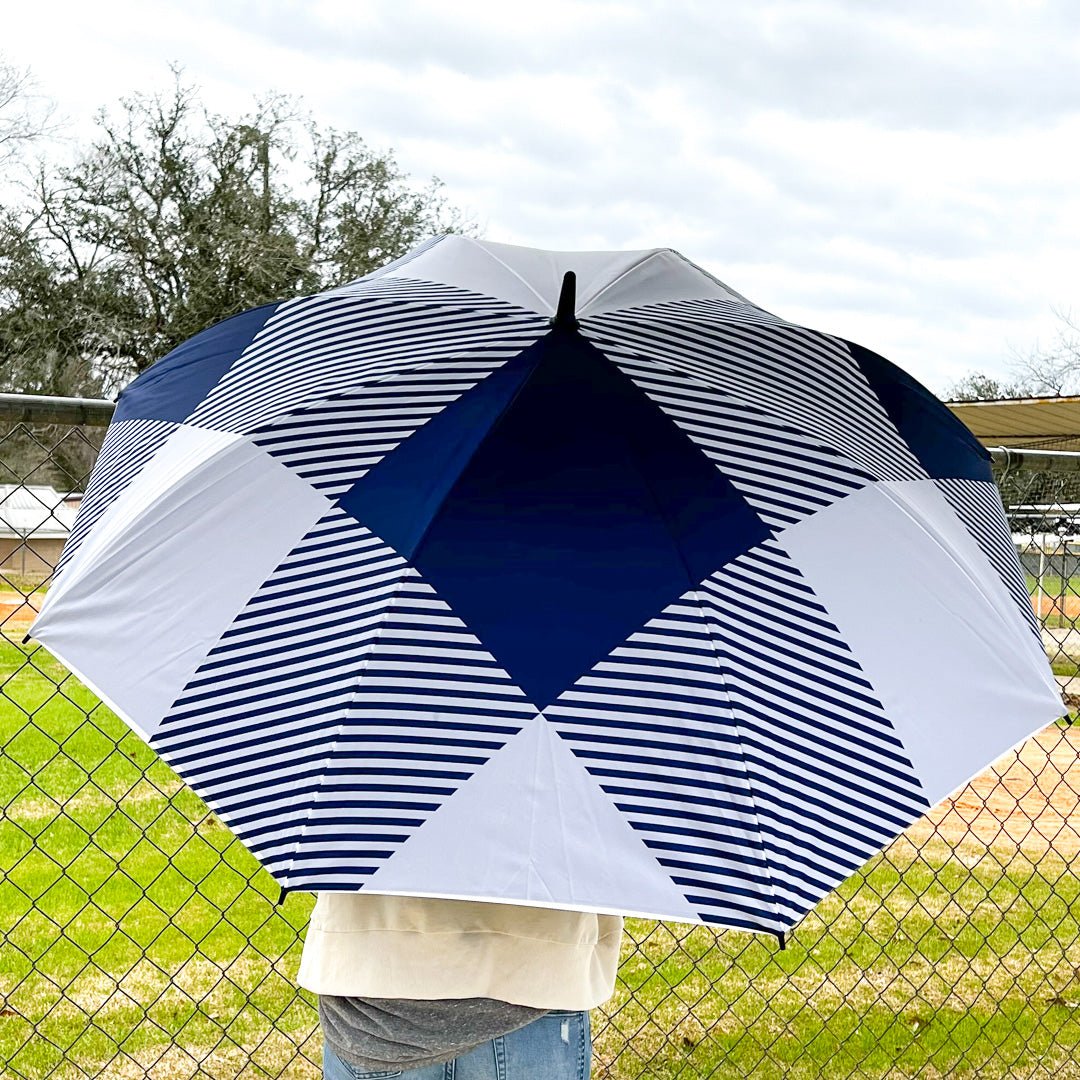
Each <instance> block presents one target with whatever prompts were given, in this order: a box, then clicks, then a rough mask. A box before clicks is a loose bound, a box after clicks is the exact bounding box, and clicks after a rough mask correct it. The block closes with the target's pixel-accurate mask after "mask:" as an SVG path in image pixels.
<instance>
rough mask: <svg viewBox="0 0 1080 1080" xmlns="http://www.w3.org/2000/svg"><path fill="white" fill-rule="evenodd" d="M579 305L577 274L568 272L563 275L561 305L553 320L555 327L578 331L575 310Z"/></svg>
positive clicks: (552, 323) (556, 309) (560, 295)
mask: <svg viewBox="0 0 1080 1080" xmlns="http://www.w3.org/2000/svg"><path fill="white" fill-rule="evenodd" d="M576 305H577V274H575V273H574V271H573V270H567V271H566V273H565V274H563V279H562V289H560V290H559V303H558V306H557V307H556V308H555V316H554V318H553V319H552V320H551V325H552V326H553V327H557V328H558V327H562V328H564V329H566V330H576V329H577V325H578V321H577V319H575V318H574V308H575V307H576Z"/></svg>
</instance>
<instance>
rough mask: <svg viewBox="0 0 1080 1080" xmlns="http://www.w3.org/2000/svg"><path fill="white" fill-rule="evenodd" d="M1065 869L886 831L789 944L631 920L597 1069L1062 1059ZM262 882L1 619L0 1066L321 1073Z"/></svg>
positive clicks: (1076, 1073) (1069, 911)
mask: <svg viewBox="0 0 1080 1080" xmlns="http://www.w3.org/2000/svg"><path fill="white" fill-rule="evenodd" d="M27 652H30V653H31V654H32V662H31V664H30V665H29V666H28V665H27V664H26V663H25V657H26V653H27ZM58 683H61V684H62V685H61V689H60V691H59V692H57V689H56V684H58ZM87 713H89V715H90V720H89V721H88V720H87V719H86V715H87ZM28 714H29V716H32V720H31V719H29V717H28ZM1076 871H1077V867H1076V865H1074V864H1070V863H1069V862H1067V861H1066V860H1065V859H1063V858H1061V857H1059V856H1058V855H1055V854H1053V853H1052V852H1051V853H1049V854H1046V855H1044V856H1042V857H1039V858H1038V859H1037V861H1032V860H1031V859H1030V858H1028V857H1027V856H1025V855H1024V854H1022V853H1020V852H1019V851H1018V850H1017V849H1016V847H1015V845H1011V844H1006V845H1000V846H995V845H993V844H991V845H989V846H988V845H984V844H980V843H977V842H975V841H974V840H970V841H967V840H966V841H964V842H963V843H960V844H947V843H945V842H944V841H943V840H941V839H940V838H934V839H931V840H930V841H929V842H927V843H925V844H924V845H923V846H922V847H921V848H919V849H917V848H916V847H914V846H913V844H912V843H911V842H910V841H909V840H907V839H901V840H900V841H898V842H897V843H896V844H894V845H893V847H892V848H891V849H890V850H889V851H888V852H886V853H885V854H884V855H883V856H880V857H878V858H877V859H875V860H874V861H873V862H872V863H871V864H869V865H868V867H867V868H866V869H865V870H864V872H863V873H861V874H859V875H856V877H854V878H852V879H851V880H850V881H849V882H847V883H846V884H845V885H844V886H843V887H842V888H841V889H840V890H838V891H837V892H836V893H835V894H834V895H833V896H831V897H830V898H829V899H827V900H826V901H825V902H823V903H822V904H821V905H820V906H819V908H818V909H817V910H816V911H815V912H814V913H813V914H812V915H811V916H809V917H808V918H807V919H806V920H805V921H804V923H803V924H802V926H801V927H800V928H799V930H798V931H797V932H796V934H795V935H794V936H793V939H792V940H791V941H790V942H789V943H788V947H787V949H786V950H785V951H783V952H781V951H779V948H778V945H777V943H776V942H775V941H773V940H772V939H771V938H760V937H757V938H755V937H752V936H750V935H746V934H736V933H724V934H721V935H719V936H717V935H715V934H713V933H712V932H711V931H709V930H706V929H703V928H695V929H692V930H691V929H690V928H687V927H679V926H667V925H659V924H655V923H648V922H645V921H641V920H629V921H628V923H627V931H628V932H627V937H626V941H625V952H624V960H623V963H622V967H621V976H620V986H619V990H618V993H617V994H616V996H615V997H614V998H613V999H612V1001H611V1002H610V1003H609V1004H608V1005H607V1006H606V1007H605V1009H603V1010H598V1011H597V1012H596V1013H595V1014H594V1017H593V1024H594V1037H595V1041H596V1064H595V1066H594V1073H593V1075H594V1076H596V1077H608V1078H611V1080H629V1078H631V1077H637V1076H642V1077H650V1078H669V1077H675V1076H684V1077H694V1076H698V1075H700V1076H708V1075H709V1074H710V1073H711V1072H712V1071H713V1070H717V1072H716V1075H717V1076H723V1077H729V1076H755V1077H774V1076H775V1077H780V1076H793V1077H814V1076H830V1077H832V1076H845V1075H847V1074H848V1073H849V1072H851V1071H853V1070H854V1068H855V1065H856V1063H860V1067H861V1070H862V1073H861V1075H867V1076H872V1077H885V1076H907V1075H915V1074H918V1075H920V1076H925V1077H935V1076H940V1075H944V1074H949V1075H955V1076H962V1077H980V1078H981V1077H1006V1076H1015V1075H1028V1074H1030V1073H1031V1071H1032V1070H1034V1069H1041V1070H1043V1071H1042V1072H1041V1073H1040V1074H1041V1075H1049V1074H1051V1073H1053V1074H1056V1076H1057V1077H1059V1078H1061V1080H1069V1078H1074V1077H1080V1066H1078V1065H1077V1064H1076V1061H1075V1059H1076V1058H1077V1056H1078V1055H1080V941H1078V935H1080V925H1078V921H1077V920H1078V916H1080V878H1078V876H1077V872H1076ZM276 894H277V890H276V887H275V886H274V884H273V882H272V881H271V879H270V878H269V876H268V875H266V874H265V873H264V872H261V871H260V870H259V868H258V866H257V864H256V863H255V862H254V860H253V859H252V858H251V857H250V856H249V855H248V854H247V853H246V851H245V850H244V849H243V848H242V847H241V846H240V845H239V844H237V843H236V842H235V841H234V840H232V838H231V836H230V834H229V833H228V831H227V830H226V829H225V828H223V827H222V826H221V824H220V823H219V822H217V820H216V819H215V818H214V817H213V816H212V815H208V814H207V812H206V810H205V808H204V807H203V806H202V804H201V803H200V801H199V800H198V799H197V798H196V797H195V796H194V795H193V794H191V793H190V792H189V791H187V790H185V789H184V788H183V787H182V786H181V785H180V784H179V782H178V781H177V780H176V778H175V776H174V775H173V774H172V772H171V771H170V770H169V769H168V768H167V767H166V766H165V765H163V764H162V763H161V762H159V761H157V760H156V759H155V758H154V755H153V754H152V752H151V751H149V749H148V748H147V747H146V746H145V745H144V744H143V743H142V742H141V740H139V739H138V738H137V737H136V736H134V735H133V734H131V733H130V732H128V730H127V729H126V727H125V726H124V725H123V724H122V723H121V722H120V721H119V720H117V718H116V717H114V716H113V715H111V714H110V713H109V712H108V711H107V710H105V709H104V708H103V707H101V706H100V705H99V704H98V703H97V702H96V700H95V699H94V698H93V696H92V695H91V694H89V693H88V692H87V691H86V690H85V689H83V688H82V687H81V686H79V685H78V684H77V683H76V682H75V681H74V680H71V679H68V680H66V681H65V680H64V672H63V669H62V668H61V667H60V666H59V665H58V664H57V663H56V662H55V661H53V660H52V659H51V657H49V655H48V654H47V653H46V652H44V651H43V650H36V651H35V650H34V647H33V646H28V647H26V649H24V648H23V647H22V646H20V645H17V644H16V643H15V642H13V641H10V640H5V639H2V638H0V928H2V931H3V934H4V944H3V946H2V948H0V994H2V995H3V1001H2V1003H0V1075H2V1076H3V1077H4V1080H7V1078H8V1077H18V1076H22V1077H33V1078H37V1077H45V1076H55V1077H61V1078H65V1080H66V1078H68V1077H72V1078H74V1077H77V1076H85V1075H94V1074H95V1072H96V1071H97V1070H101V1069H104V1070H105V1071H104V1072H103V1073H102V1075H105V1076H108V1077H110V1078H112V1077H116V1078H126V1077H132V1078H135V1077H142V1076H144V1075H146V1074H147V1072H148V1074H149V1075H150V1076H152V1077H155V1078H160V1080H171V1078H173V1077H230V1078H232V1077H238V1076H243V1077H245V1078H246V1077H252V1078H254V1077H265V1076H277V1075H284V1076H287V1077H290V1078H292V1077H297V1078H302V1077H315V1076H317V1075H318V1073H317V1070H316V1069H315V1068H314V1067H313V1066H312V1065H311V1064H310V1063H309V1061H308V1060H307V1059H310V1061H317V1060H318V1056H319V1044H318V1034H317V1029H316V1025H315V1014H314V1010H313V1008H312V1002H311V1001H310V999H309V998H308V997H307V996H306V995H304V994H302V993H298V992H297V991H296V990H295V989H294V983H293V978H294V975H295V971H296V966H297V963H298V961H299V954H300V947H301V937H302V931H303V927H304V925H305V923H306V920H307V915H308V912H309V909H310V904H311V900H310V898H309V897H306V896H299V895H293V896H290V897H289V898H288V900H287V902H286V903H285V904H284V905H282V906H281V907H276V906H275V900H276ZM298 1047H300V1048H302V1049H303V1051H304V1053H305V1054H306V1057H303V1056H297V1055H298Z"/></svg>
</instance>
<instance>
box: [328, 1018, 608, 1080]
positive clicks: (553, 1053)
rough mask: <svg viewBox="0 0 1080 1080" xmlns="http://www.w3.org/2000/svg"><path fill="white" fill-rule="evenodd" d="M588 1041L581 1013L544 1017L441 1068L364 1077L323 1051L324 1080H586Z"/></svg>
mask: <svg viewBox="0 0 1080 1080" xmlns="http://www.w3.org/2000/svg"><path fill="white" fill-rule="evenodd" d="M591 1058H592V1039H591V1037H590V1031H589V1014H588V1013H587V1012H561V1011H554V1012H549V1013H545V1014H544V1015H543V1016H541V1017H540V1018H539V1019H537V1020H534V1021H533V1022H532V1023H531V1024H526V1025H525V1026H524V1027H520V1028H518V1029H517V1030H516V1031H511V1032H510V1033H509V1034H507V1035H500V1036H498V1038H495V1039H492V1040H491V1041H490V1042H486V1043H481V1044H480V1045H479V1046H478V1047H476V1048H475V1049H474V1050H470V1051H469V1052H468V1053H467V1054H462V1055H461V1056H460V1057H456V1058H454V1059H453V1060H452V1061H448V1062H446V1063H445V1064H443V1065H424V1066H421V1067H420V1068H419V1069H405V1070H404V1071H402V1070H400V1069H399V1070H397V1071H396V1072H395V1071H393V1070H391V1071H389V1072H386V1071H379V1070H374V1071H371V1072H368V1071H366V1070H364V1069H360V1068H357V1067H356V1066H355V1065H349V1064H347V1063H346V1062H344V1061H342V1060H341V1058H339V1057H338V1056H337V1054H335V1053H334V1052H333V1051H332V1050H331V1049H330V1047H329V1046H327V1047H325V1049H324V1050H323V1077H324V1080H369V1078H370V1080H374V1078H375V1077H384V1076H385V1077H391V1076H400V1077H401V1080H588V1076H589V1066H590V1062H591Z"/></svg>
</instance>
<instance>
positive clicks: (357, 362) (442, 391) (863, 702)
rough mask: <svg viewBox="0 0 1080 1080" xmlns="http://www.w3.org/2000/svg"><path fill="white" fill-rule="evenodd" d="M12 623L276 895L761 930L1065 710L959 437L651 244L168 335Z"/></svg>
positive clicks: (459, 245)
mask: <svg viewBox="0 0 1080 1080" xmlns="http://www.w3.org/2000/svg"><path fill="white" fill-rule="evenodd" d="M575 275H576V279H575ZM32 635H33V636H34V637H36V638H37V639H38V640H40V641H41V642H43V643H44V644H45V645H46V646H48V647H49V648H50V649H51V650H52V651H53V652H55V653H56V654H57V655H58V656H59V657H60V658H61V659H63V661H64V662H65V663H67V664H68V666H69V667H70V668H71V669H72V671H74V672H75V673H76V674H77V675H79V676H80V677H81V678H82V679H83V680H84V681H85V682H86V683H87V684H88V685H89V686H90V687H92V688H93V689H94V690H96V691H97V693H98V694H99V695H100V696H101V697H102V699H103V700H105V701H106V702H107V703H108V704H110V705H111V706H112V708H113V709H115V711H116V712H117V713H118V714H119V715H120V716H122V717H123V718H124V719H125V720H127V722H128V723H130V724H131V725H132V726H133V727H134V728H135V729H136V730H137V731H139V732H141V733H142V734H143V735H144V736H145V737H146V738H147V739H148V740H149V742H150V744H151V745H152V746H153V747H154V748H155V749H156V750H157V751H158V752H159V753H160V754H161V756H162V757H163V758H164V759H165V760H166V761H168V762H169V763H170V764H171V765H172V766H173V767H174V768H175V769H176V770H177V772H178V773H179V774H180V775H181V776H182V777H183V778H184V779H185V780H187V781H188V782H189V783H190V784H191V786H192V787H193V788H194V789H195V790H196V791H197V792H198V793H199V794H201V795H202V796H203V797H204V798H205V799H206V801H207V802H208V803H209V805H211V806H212V807H213V808H214V809H215V810H216V811H217V812H218V813H219V814H220V815H221V816H222V818H223V819H224V820H225V821H226V822H227V823H228V824H229V825H230V826H231V827H232V828H233V830H234V831H235V832H236V834H237V835H238V836H239V837H241V839H242V840H243V841H244V842H245V843H246V844H247V846H248V847H249V848H250V849H251V851H252V852H254V854H255V855H256V856H257V857H258V858H259V859H260V860H261V861H262V862H263V863H264V865H265V866H266V867H267V868H268V869H269V870H270V871H271V873H272V874H274V876H275V877H276V878H277V879H278V880H279V882H281V884H282V885H283V886H284V887H285V888H289V889H313V890H346V891H347V890H358V889H363V890H366V891H371V892H379V893H394V894H406V895H427V896H443V897H451V898H472V899H478V900H485V899H489V900H499V901H504V902H507V901H508V902H515V903H525V904H539V905H544V906H550V907H563V908H578V909H586V910H595V911H608V912H623V913H630V914H640V915H649V916H656V917H660V918H665V919H672V920H681V921H687V922H702V923H716V924H722V925H726V926H732V927H740V928H746V929H753V930H768V931H772V932H781V931H782V930H784V929H785V928H786V927H789V926H791V925H793V924H794V923H795V922H796V921H797V920H798V919H799V918H800V917H801V916H802V915H803V914H805V913H806V912H807V911H808V910H809V909H810V908H811V907H812V906H813V905H814V904H815V903H816V902H817V901H818V900H819V899H821V898H822V897H823V896H824V895H825V894H826V893H827V892H828V891H829V890H830V889H831V888H832V887H834V886H835V885H836V884H837V883H839V882H840V881H842V880H843V879H844V878H845V877H847V876H848V875H849V874H850V873H851V872H852V871H853V870H854V869H855V868H857V867H858V866H859V865H860V864H861V863H862V862H863V861H864V860H865V859H867V858H868V857H869V856H870V855H872V854H874V853H875V852H877V851H878V850H879V849H880V848H881V847H882V846H883V845H884V844H886V843H888V842H889V841H890V840H891V839H893V838H894V837H895V836H896V835H897V834H898V833H899V832H900V831H901V830H902V829H903V828H904V827H905V826H907V825H908V824H910V823H911V822H912V821H914V820H915V819H916V818H917V817H919V816H920V815H921V814H922V813H923V812H924V811H925V810H926V809H927V808H928V807H929V806H931V805H932V804H933V803H935V802H937V801H938V800H940V799H941V798H943V797H944V796H946V795H948V794H949V793H950V792H952V791H954V790H955V789H956V788H958V787H959V786H961V785H962V784H963V783H965V782H966V781H967V780H968V779H969V778H970V777H971V776H972V775H974V774H975V773H977V772H979V771H980V770H981V769H982V768H984V767H985V765H986V764H988V763H989V762H990V761H991V760H993V759H994V758H995V757H997V756H998V755H999V754H1001V753H1003V752H1004V751H1006V750H1007V749H1008V748H1009V747H1011V746H1013V745H1015V744H1016V743H1017V742H1018V741H1020V740H1021V739H1022V738H1023V737H1025V736H1026V735H1028V734H1029V733H1030V732H1032V731H1033V730H1034V729H1037V728H1038V727H1040V726H1042V725H1043V724H1045V723H1047V722H1049V721H1051V720H1053V719H1054V718H1055V717H1057V716H1058V715H1059V714H1060V713H1061V712H1062V706H1061V701H1060V698H1059V695H1058V692H1057V688H1056V685H1055V682H1054V679H1053V676H1052V674H1051V672H1050V670H1049V666H1048V664H1047V661H1046V658H1045V656H1044V654H1043V651H1042V647H1041V644H1040V640H1039V634H1038V627H1037V626H1036V624H1035V622H1034V620H1033V617H1032V612H1031V606H1030V603H1029V600H1028V595H1027V592H1026V589H1025V587H1024V581H1023V578H1022V576H1021V574H1020V571H1019V566H1018V563H1017V560H1016V555H1015V552H1014V550H1013V547H1012V541H1011V538H1010V535H1009V529H1008V526H1007V524H1006V520H1005V516H1004V513H1003V510H1002V505H1001V502H1000V499H999V496H998V494H997V490H996V488H995V486H994V483H993V481H992V478H991V474H990V467H989V460H988V457H987V454H986V452H985V451H984V450H983V449H982V448H981V447H980V446H979V444H978V443H977V442H976V440H975V439H974V438H973V437H972V436H971V435H970V434H969V433H968V432H967V430H966V429H965V428H964V427H963V425H962V424H961V423H960V422H959V421H957V420H956V419H955V418H954V417H952V416H951V415H950V414H949V412H948V410H947V409H945V408H944V407H943V406H942V405H940V404H939V403H938V402H937V401H936V399H934V397H933V396H932V395H931V394H930V393H929V392H928V391H926V390H925V389H924V388H923V387H921V386H920V385H919V384H918V383H916V382H915V381H914V380H913V379H911V378H910V377H909V376H907V375H905V374H904V373H903V372H902V371H900V370H899V369H898V368H896V367H894V366H893V365H892V364H890V363H889V362H888V361H886V360H884V359H882V358H881V357H880V356H877V355H876V354H874V353H872V352H870V351H868V350H866V349H864V348H861V347H860V346H858V345H854V344H852V343H850V342H847V341H843V340H841V339H839V338H836V337H832V336H830V335H827V334H822V333H817V332H814V331H811V330H807V329H803V328H801V327H798V326H794V325H792V324H791V323H788V322H785V321H784V320H782V319H780V318H777V317H775V316H773V315H770V314H768V313H767V312H765V311H763V310H761V309H760V308H758V307H756V306H754V305H753V304H751V303H749V302H748V301H747V300H745V299H744V298H743V297H741V296H739V295H738V294H737V293H735V292H733V291H732V290H731V289H729V288H727V287H726V286H725V285H723V284H721V283H720V282H718V281H717V280H716V279H715V278H713V277H712V276H711V275H709V274H707V273H706V272H704V271H703V270H701V269H700V268H698V267H697V266H694V265H693V264H691V263H689V262H688V261H687V260H685V259H684V258H682V257H681V256H680V255H678V254H676V253H675V252H673V251H670V250H652V251H635V252H547V251H536V250H531V249H526V248H517V247H510V246H507V245H501V244H488V243H480V242H478V241H475V240H471V239H467V238H463V237H445V238H442V239H439V240H437V241H433V242H432V243H430V244H427V245H424V246H422V247H420V248H418V249H416V250H415V251H413V252H412V253H411V254H409V255H407V256H405V257H404V258H402V259H400V260H398V261H397V262H396V263H393V264H391V265H389V266H387V267H385V268H384V269H382V270H380V271H378V272H376V273H374V274H371V275H369V276H368V277H366V278H363V279H361V280H359V281H357V282H354V283H352V284H350V285H347V286H344V287H342V288H338V289H334V290H331V291H329V292H326V293H322V294H319V295H317V296H312V297H307V298H304V299H300V300H292V301H288V302H285V303H281V304H274V305H270V306H268V307H264V308H260V309H258V310H255V311H251V312H248V313H246V314H242V315H238V316H236V317H235V318H232V319H229V320H227V321H226V322H223V323H221V324H219V325H217V326H214V327H212V328H211V329H209V330H207V331H205V332H204V333H202V334H200V335H198V336H197V337H195V338H193V339H192V340H191V341H189V342H187V343H186V344H184V345H182V346H181V347H179V348H178V349H176V350H175V351H173V352H172V353H170V354H169V355H168V356H166V357H165V358H164V359H162V360H160V361H158V363H156V364H155V365H153V367H151V368H150V369H149V370H148V371H147V372H145V373H144V374H143V375H141V376H140V377H139V378H138V379H136V380H135V381H134V382H133V383H132V384H131V385H130V386H129V387H127V389H126V390H125V391H124V392H123V394H122V395H121V397H120V400H119V402H118V405H117V410H116V415H115V419H114V421H113V423H112V425H111V427H110V429H109V431H108V434H107V437H106V440H105V443H104V446H103V447H102V451H101V456H100V459H99V462H98V465H97V468H96V470H95V472H94V475H93V477H92V480H91V483H90V485H89V487H88V490H87V493H86V497H85V499H84V500H83V505H82V508H81V510H80V512H79V516H78V520H77V521H76V523H75V526H74V528H73V530H72V534H71V537H70V539H69V542H68V545H67V547H66V548H65V551H64V555H63V559H62V562H61V566H60V569H59V573H58V578H57V581H56V583H55V584H54V586H53V587H52V589H51V590H50V592H49V594H48V597H47V599H46V601H45V604H44V606H43V608H42V611H41V613H40V615H39V617H38V619H37V621H36V622H35V624H34V627H33V629H32Z"/></svg>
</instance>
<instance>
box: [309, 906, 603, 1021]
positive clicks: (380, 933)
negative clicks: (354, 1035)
mask: <svg viewBox="0 0 1080 1080" xmlns="http://www.w3.org/2000/svg"><path fill="white" fill-rule="evenodd" d="M621 941H622V918H621V917H620V916H618V915H597V914H593V913H592V912H580V911H557V910H555V909H552V908H539V907H524V906H521V905H515V904H496V903H488V902H486V901H483V902H482V901H476V900H438V899H429V898H426V897H417V896H378V895H372V894H367V893H319V894H318V897H317V899H316V902H315V910H314V911H313V912H312V915H311V923H310V925H309V927H308V931H307V938H306V939H305V941H304V951H303V954H302V956H301V959H300V973H299V976H298V981H299V983H300V985H301V986H302V987H304V989H306V990H310V991H312V992H313V993H316V994H334V995H337V996H341V997H375V998H421V999H425V1000H433V999H439V998H466V997H490V998H497V999H499V1000H500V1001H509V1002H511V1003H512V1004H515V1005H529V1006H532V1007H533V1008H538V1009H592V1008H594V1007H595V1006H597V1005H601V1004H603V1003H604V1002H605V1001H607V999H608V998H609V997H611V995H612V993H613V992H614V990H615V976H616V973H617V971H618V967H619V946H620V944H621Z"/></svg>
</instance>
